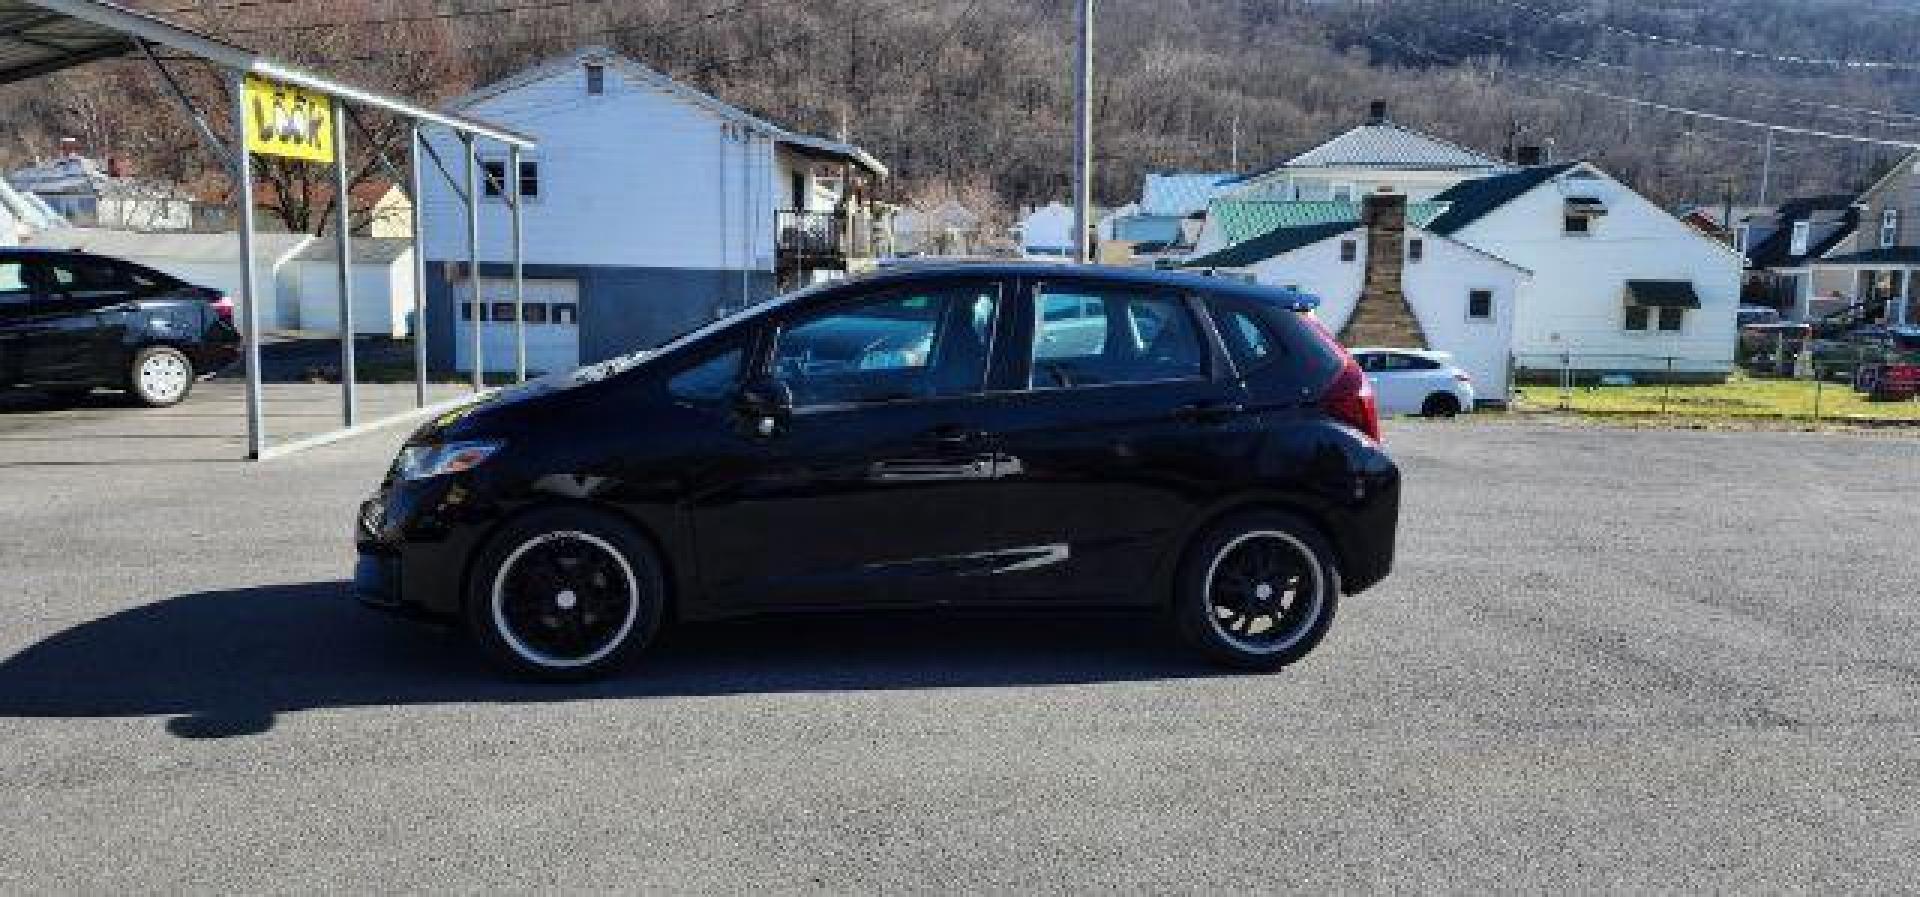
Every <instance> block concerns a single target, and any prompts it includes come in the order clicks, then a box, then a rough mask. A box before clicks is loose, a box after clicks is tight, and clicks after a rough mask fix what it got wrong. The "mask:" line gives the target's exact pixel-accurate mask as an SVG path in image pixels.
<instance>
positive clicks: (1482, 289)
mask: <svg viewBox="0 0 1920 897" xmlns="http://www.w3.org/2000/svg"><path fill="white" fill-rule="evenodd" d="M1406 208H1407V206H1406V203H1405V197H1403V196H1400V195H1399V194H1372V195H1371V196H1370V197H1369V198H1368V212H1367V213H1366V214H1364V215H1361V214H1356V215H1355V216H1354V217H1352V218H1348V219H1346V220H1336V221H1327V222H1321V223H1315V224H1297V225H1291V226H1281V227H1276V228H1274V229H1272V230H1269V231H1268V232H1266V233H1264V234H1261V235H1260V236H1257V237H1254V238H1252V239H1248V240H1245V241H1243V242H1240V243H1237V244H1235V245H1233V246H1231V247H1228V248H1225V249H1222V250H1219V251H1217V252H1214V253H1211V254H1209V255H1205V256H1201V257H1198V258H1195V259H1194V260H1192V261H1191V262H1189V263H1188V266H1189V267H1200V268H1209V269H1214V268H1218V269H1230V270H1233V271H1236V272H1239V273H1242V274H1245V275H1249V276H1251V277H1252V278H1253V279H1254V280H1256V281H1257V282H1259V283H1263V284H1269V285H1272V286H1280V287H1287V288H1290V289H1297V290H1302V291H1305V292H1307V293H1311V294H1313V295H1314V296H1317V297H1319V299H1320V307H1319V309H1318V310H1317V311H1316V314H1317V315H1318V316H1319V317H1320V319H1321V320H1322V321H1323V322H1325V323H1326V325H1327V327H1328V328H1329V329H1330V330H1332V331H1333V332H1335V333H1338V334H1342V335H1343V339H1350V338H1351V337H1350V335H1349V334H1348V329H1349V325H1350V324H1351V323H1353V317H1354V312H1355V309H1356V308H1357V306H1358V305H1359V303H1360V302H1361V301H1362V296H1363V295H1365V294H1366V291H1367V285H1368V283H1369V277H1368V274H1369V272H1374V273H1375V274H1376V277H1375V278H1373V279H1372V282H1373V283H1374V284H1375V286H1376V289H1377V290H1378V291H1379V294H1377V295H1373V296H1370V297H1368V300H1367V301H1374V302H1387V303H1392V302H1402V301H1404V305H1405V307H1406V309H1407V311H1408V312H1410V313H1411V316H1412V319H1413V323H1414V324H1415V325H1416V326H1417V336H1414V335H1411V334H1410V335H1408V336H1402V337H1399V338H1397V339H1395V340H1394V342H1398V343H1406V342H1411V341H1413V340H1415V339H1417V340H1418V342H1419V343H1420V344H1421V345H1424V346H1425V347H1427V348H1432V349H1440V350H1443V351H1447V352H1451V353H1453V356H1454V360H1455V361H1456V362H1457V363H1458V364H1459V365H1460V367H1461V368H1463V369H1465V370H1466V371H1467V372H1468V373H1469V374H1471V375H1472V376H1473V378H1474V388H1475V390H1476V392H1477V393H1478V395H1479V396H1480V397H1481V398H1482V399H1483V400H1489V401H1495V402H1504V401H1505V400H1506V397H1507V394H1508V389H1509V386H1510V383H1509V382H1508V373H1509V371H1508V365H1507V361H1508V352H1509V346H1511V345H1512V340H1513V325H1514V318H1515V310H1516V308H1517V307H1518V306H1519V305H1520V304H1521V303H1523V302H1524V301H1526V300H1525V298H1524V297H1525V293H1526V290H1527V288H1528V283H1529V281H1530V279H1531V272H1529V271H1528V270H1527V269H1525V268H1522V267H1520V266H1519V265H1516V264H1514V263H1512V262H1510V261H1508V260H1506V259H1503V258H1500V257H1498V256H1495V255H1492V254H1490V253H1487V252H1485V251H1482V250H1479V249H1475V248H1474V247H1471V246H1468V245H1466V244H1464V243H1461V242H1459V241H1456V240H1453V239H1451V238H1449V237H1446V236H1443V235H1441V234H1437V233H1434V232H1432V231H1428V230H1424V229H1422V228H1420V227H1418V226H1414V225H1412V224H1408V223H1407V221H1406ZM1362 218H1366V220H1367V221H1370V222H1372V223H1371V224H1368V223H1363V222H1362ZM1390 243H1391V244H1392V245H1397V246H1398V252H1397V253H1395V252H1386V253H1383V252H1381V251H1380V250H1381V248H1382V247H1388V246H1389V244H1390ZM1396 288H1397V294H1398V295H1395V294H1394V293H1395V291H1396ZM1361 338H1362V339H1365V340H1366V341H1369V342H1377V338H1374V337H1361Z"/></svg>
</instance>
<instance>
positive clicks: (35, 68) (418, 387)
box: [0, 0, 536, 459]
mask: <svg viewBox="0 0 1920 897" xmlns="http://www.w3.org/2000/svg"><path fill="white" fill-rule="evenodd" d="M156 46H157V47H165V48H168V49H170V50H172V51H175V52H176V53H178V54H181V55H183V56H186V57H190V58H197V59H201V60H205V61H206V62H208V63H211V64H213V65H214V66H216V67H218V68H221V69H224V70H225V71H226V73H227V78H228V80H229V87H230V90H229V93H230V94H231V96H230V97H229V99H230V100H231V101H232V104H233V106H232V110H231V111H232V115H233V127H234V135H233V145H232V147H231V149H230V150H229V149H227V148H224V141H223V140H222V139H221V138H220V137H218V136H216V135H215V133H214V131H213V129H212V128H211V127H209V126H208V125H207V123H206V121H205V119H204V118H203V117H202V116H201V114H200V112H199V111H198V110H197V109H196V108H194V107H193V104H192V101H191V100H189V99H188V98H187V97H186V96H185V95H184V94H182V93H181V92H180V90H179V88H178V86H177V85H175V87H174V93H175V97H176V99H178V100H179V101H180V103H181V104H182V105H183V106H185V107H186V109H187V111H188V112H189V114H191V115H192V116H193V117H194V119H195V120H196V122H198V123H199V125H200V128H201V135H202V136H203V137H204V138H205V139H206V140H207V141H208V142H209V143H210V144H213V145H215V146H216V148H219V149H220V152H221V153H222V154H223V155H225V156H226V157H227V159H226V161H227V164H228V166H229V167H230V169H231V171H230V174H231V175H232V176H233V179H234V204H235V206H236V208H237V210H238V214H239V219H240V226H239V238H240V246H239V260H240V273H241V278H240V280H241V289H240V293H241V302H240V312H241V319H242V321H241V335H242V343H241V345H242V347H243V348H242V353H243V355H242V357H243V359H244V367H245V370H246V381H247V382H246V404H247V446H248V457H250V458H255V459H265V458H267V457H269V456H271V455H276V454H284V453H286V452H289V451H296V450H298V449H300V448H303V447H306V446H310V445H318V444H321V443H323V442H330V441H333V440H334V439H338V438H340V437H342V436H346V435H351V434H352V433H354V432H357V431H361V430H365V429H369V428H372V427H377V426H383V425H385V424H388V423H394V422H397V421H399V420H403V419H405V418H406V417H409V416H411V415H410V414H399V415H392V416H390V417H387V418H385V419H382V420H380V421H373V422H368V423H364V424H361V423H357V421H356V418H355V410H354V409H355V400H354V396H355V376H354V354H353V338H354V330H353V327H352V323H351V322H352V309H353V302H352V295H351V285H352V274H351V270H350V264H351V263H350V261H349V257H350V253H349V245H350V244H351V242H352V240H351V236H350V226H349V223H348V213H349V205H350V204H349V203H346V202H340V203H337V204H336V205H335V209H336V212H337V214H338V216H339V222H338V224H337V225H336V226H335V228H334V231H335V240H336V242H337V244H338V247H339V266H338V267H339V275H340V322H341V326H340V350H341V387H342V391H343V395H342V405H341V407H342V416H343V418H344V428H343V429H340V430H335V431H332V432H330V433H322V434H319V435H317V436H311V437H307V438H305V439H300V440H296V441H295V442H294V443H291V444H287V445H282V446H279V447H275V448H272V449H270V448H269V446H268V445H267V434H266V418H265V414H264V412H263V406H264V401H265V400H264V397H263V396H264V387H263V385H262V377H261V373H260V343H261V333H260V315H259V301H258V283H257V281H258V276H257V271H256V270H255V261H254V257H253V248H252V246H253V236H254V225H253V216H254V208H253V174H252V155H253V154H252V153H251V152H249V151H248V149H247V140H246V138H245V137H244V136H243V132H244V126H243V124H242V123H243V122H244V120H245V119H246V106H245V102H246V101H245V90H244V87H243V85H244V80H245V78H246V76H248V75H255V76H259V77H260V78H263V79H265V80H267V81H270V82H276V83H279V84H283V85H289V86H292V87H296V88H304V89H306V90H308V91H312V92H315V93H319V94H323V95H326V96H327V97H328V98H329V102H330V103H331V104H332V106H333V110H334V111H333V115H332V116H331V118H332V126H333V145H334V147H335V149H334V150H333V151H331V155H332V157H333V159H332V165H333V169H334V177H335V181H334V185H335V187H334V189H335V191H336V193H337V195H340V196H345V195H347V192H348V180H347V166H346V153H345V152H344V149H343V148H344V146H345V144H346V128H345V125H344V124H342V120H343V115H342V110H343V109H344V108H345V104H347V103H357V104H360V105H364V106H370V107H373V108H376V109H383V110H386V111H387V112H390V113H392V114H394V115H396V116H400V117H403V118H406V119H408V121H409V123H410V129H411V131H412V137H411V144H412V156H413V165H412V171H411V174H410V181H411V188H410V189H409V191H408V192H409V194H410V195H412V196H415V197H418V196H419V195H420V170H421V163H420V152H421V148H422V146H423V145H424V142H423V140H422V139H421V134H420V129H421V127H422V126H423V125H427V126H438V127H444V128H447V129H450V130H452V131H454V132H456V133H458V134H460V135H461V138H462V141H463V142H464V143H465V145H466V169H467V170H466V185H465V189H462V190H459V191H458V192H460V194H461V196H462V198H463V200H464V202H465V205H466V210H467V258H468V262H467V272H468V279H469V281H470V282H471V283H472V285H473V290H472V294H473V295H472V297H471V302H472V304H473V307H474V309H475V314H474V320H475V321H478V320H480V316H479V306H480V290H479V274H478V272H479V267H480V263H479V242H480V240H479V228H480V225H479V213H478V209H477V208H476V205H477V197H478V196H479V193H480V188H479V185H478V182H477V181H476V178H475V176H476V168H477V164H476V157H475V154H474V145H475V143H476V141H477V140H479V139H487V140H493V141H496V142H498V143H502V144H505V145H506V146H507V147H508V151H509V158H510V159H512V160H513V162H512V166H513V167H512V170H513V171H516V172H517V171H518V170H519V163H518V159H519V154H520V151H521V150H523V149H532V148H534V147H535V146H536V144H535V141H534V140H533V139H532V138H529V137H526V136H524V135H521V134H517V133H514V132H513V131H510V130H507V129H505V128H501V127H497V126H495V125H491V124H488V123H486V122H483V121H479V120H477V119H473V118H468V117H466V116H461V115H454V114H449V113H446V112H436V111H434V110H431V109H425V108H422V107H420V106H416V105H414V104H412V103H409V102H407V101H405V100H401V99H397V98H394V97H389V96H383V95H381V94H378V93H374V92H372V91H367V90H362V89H360V88H357V87H353V86H351V85H347V84H342V83H340V82H338V81H334V80H332V79H329V78H324V77H321V76H319V75H315V74H312V73H310V72H306V71H302V70H300V69H298V68H295V67H293V66H290V65H287V64H284V63H281V62H277V61H274V60H272V59H268V58H266V57H264V56H262V55H260V54H259V53H257V52H255V51H253V50H249V49H247V48H245V47H241V46H239V45H236V44H231V43H228V42H226V41H223V40H219V39H217V38H214V37H210V36H208V35H205V34H202V33H200V32H198V31H194V30H192V29H190V28H183V27H181V26H179V25H176V24H174V23H172V22H169V21H167V20H165V19H162V18H160V17H159V16H155V15H152V14H150V13H146V12H142V11H139V10H135V9H129V8H127V7H125V6H121V5H119V4H117V3H111V2H107V0H0V85H3V84H9V83H13V82H18V81H25V80H28V79H32V78H39V77H43V76H45V75H50V74H53V73H55V72H59V71H62V70H65V69H69V68H73V67H75V66H80V65H85V64H87V63H90V62H97V61H100V60H104V59H112V58H114V57H118V56H123V55H126V54H129V53H134V52H144V53H145V54H146V55H147V56H148V57H149V58H150V59H151V60H152V61H153V63H154V65H155V67H157V68H158V67H160V59H159V57H158V56H157V55H155V54H154V53H153V48H154V47H156ZM161 74H162V75H163V76H165V70H164V68H162V70H161ZM168 81H169V83H171V82H172V79H171V77H168ZM429 149H431V148H430V147H429ZM436 159H437V157H436ZM513 184H514V187H513V190H512V191H511V195H510V201H509V206H510V208H511V209H512V220H513V234H514V237H513V243H512V245H513V270H514V297H515V298H514V304H515V307H516V309H518V308H519V307H520V305H521V285H520V271H521V261H520V251H521V250H520V207H521V201H520V195H519V179H518V178H515V179H514V180H513ZM456 189H458V188H456ZM413 242H414V321H415V330H414V332H413V342H414V346H415V356H414V357H415V359H416V361H415V368H416V369H415V371H414V388H415V396H416V398H415V402H416V404H417V405H418V406H419V409H418V411H428V410H432V409H430V408H429V407H428V406H427V404H426V383H427V380H426V376H427V374H426V354H425V351H426V349H425V347H426V340H425V338H424V336H423V335H422V332H421V329H422V328H423V326H424V321H425V317H426V314H425V309H426V291H425V279H426V272H425V261H424V259H423V257H422V255H421V252H422V249H421V247H422V246H423V244H424V240H423V239H422V233H421V216H420V215H419V214H415V215H414V216H413ZM515 318H516V324H515V326H516V330H517V334H518V335H517V337H516V343H517V344H518V345H520V346H524V340H525V326H526V325H525V321H524V318H523V317H522V316H521V315H520V314H518V313H516V315H515ZM474 334H475V341H476V344H477V343H478V340H479V334H480V330H479V328H478V327H476V328H475V330H474ZM518 358H519V359H520V361H521V363H520V364H519V365H518V366H517V367H516V374H517V375H518V376H519V377H520V378H521V379H524V378H525V376H526V372H525V365H524V359H525V354H524V351H520V352H519V353H518ZM474 360H475V363H474V378H473V379H474V390H475V391H476V392H478V391H481V390H483V389H484V388H485V372H484V368H483V367H482V365H481V364H480V355H479V350H478V348H477V347H476V349H475V356H474ZM418 411H416V412H415V413H418Z"/></svg>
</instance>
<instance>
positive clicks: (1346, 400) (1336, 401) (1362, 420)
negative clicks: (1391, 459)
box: [1300, 314, 1385, 442]
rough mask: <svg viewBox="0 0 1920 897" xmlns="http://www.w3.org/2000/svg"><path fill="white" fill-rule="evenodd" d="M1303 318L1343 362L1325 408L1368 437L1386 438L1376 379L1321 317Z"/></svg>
mask: <svg viewBox="0 0 1920 897" xmlns="http://www.w3.org/2000/svg"><path fill="white" fill-rule="evenodd" d="M1300 320H1302V321H1303V322H1305V323H1306V324H1307V326H1308V329H1310V330H1312V331H1313V332H1314V334H1315V335H1316V336H1318V337H1320V340H1321V342H1324V343H1326V344H1327V347H1328V348H1330V349H1332V350H1333V351H1334V352H1335V353H1336V354H1338V355H1339V357H1340V359H1341V361H1342V362H1343V364H1342V365H1341V366H1340V371H1339V373H1336V374H1334V375H1333V382H1332V383H1330V384H1328V385H1327V391H1326V393H1325V394H1324V395H1322V396H1321V397H1320V408H1321V410H1323V411H1325V412H1326V413H1327V414H1328V416H1330V417H1332V418H1333V419H1334V420H1337V421H1339V422H1341V423H1343V424H1346V425H1347V426H1349V427H1352V428H1354V429H1356V430H1359V431H1360V432H1362V433H1365V434H1367V438H1368V439H1371V440H1373V441H1374V442H1384V441H1385V440H1383V439H1381V437H1380V403H1379V401H1378V400H1377V399H1376V398H1375V396H1374V394H1373V381H1371V380H1368V379H1367V372H1366V371H1363V370H1361V369H1360V362H1358V361H1355V360H1353V356H1352V355H1350V354H1348V353H1347V349H1346V347H1345V346H1342V345H1340V341H1339V340H1337V339H1335V338H1334V336H1333V332H1332V331H1330V330H1328V329H1327V325H1325V324H1322V323H1320V319H1319V318H1316V317H1314V316H1313V315H1312V314H1303V315H1301V316H1300Z"/></svg>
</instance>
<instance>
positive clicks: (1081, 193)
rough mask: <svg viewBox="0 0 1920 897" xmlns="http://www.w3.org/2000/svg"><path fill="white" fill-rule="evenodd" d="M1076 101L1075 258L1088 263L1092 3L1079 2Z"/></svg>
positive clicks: (1091, 161) (1090, 186) (1090, 214)
mask: <svg viewBox="0 0 1920 897" xmlns="http://www.w3.org/2000/svg"><path fill="white" fill-rule="evenodd" d="M1078 69H1079V77H1078V78H1077V79H1076V80H1077V88H1078V89H1077V90H1075V92H1074V94H1075V95H1074V99H1075V102H1076V103H1077V105H1078V108H1077V110H1076V113H1075V116H1074V146H1073V153H1074V158H1073V255H1074V261H1075V262H1078V263H1080V264H1086V263H1087V262H1088V261H1090V260H1092V258H1093V252H1092V249H1093V246H1092V243H1093V240H1092V234H1091V232H1090V230H1089V228H1090V226H1091V225H1092V223H1093V222H1092V220H1091V219H1092V218H1093V214H1092V209H1091V208H1090V206H1091V205H1092V203H1093V0H1080V65H1079V66H1078Z"/></svg>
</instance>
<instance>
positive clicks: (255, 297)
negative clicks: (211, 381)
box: [227, 69, 267, 461]
mask: <svg viewBox="0 0 1920 897" xmlns="http://www.w3.org/2000/svg"><path fill="white" fill-rule="evenodd" d="M227 93H228V94H230V95H231V96H232V97H233V135H234V143H235V146H234V153H233V196H234V200H233V201H234V204H235V205H236V206H238V207H239V208H238V209H236V210H235V211H237V212H238V213H239V217H240V329H241V334H240V340H241V343H240V352H241V355H242V357H244V358H245V359H246V373H247V457H248V458H251V459H253V460H255V461H258V460H260V458H262V457H263V456H265V455H266V451H267V427H266V418H265V414H264V413H263V411H262V409H261V395H260V394H261V391H262V390H261V387H260V380H261V377H260V295H259V291H258V290H257V289H255V285H254V275H255V273H256V272H255V271H254V264H253V155H252V154H251V153H249V152H247V94H246V75H245V74H244V73H242V72H241V71H240V70H238V69H231V70H229V71H228V72H227Z"/></svg>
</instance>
